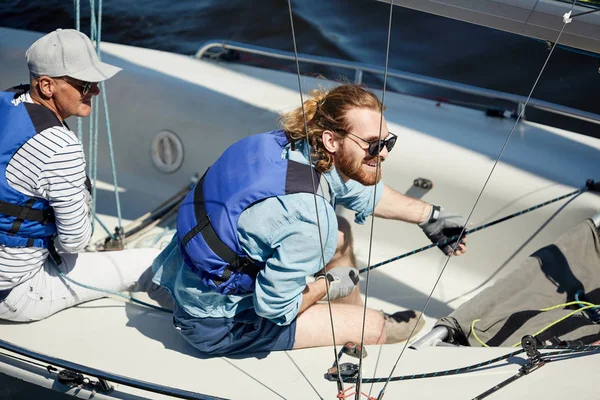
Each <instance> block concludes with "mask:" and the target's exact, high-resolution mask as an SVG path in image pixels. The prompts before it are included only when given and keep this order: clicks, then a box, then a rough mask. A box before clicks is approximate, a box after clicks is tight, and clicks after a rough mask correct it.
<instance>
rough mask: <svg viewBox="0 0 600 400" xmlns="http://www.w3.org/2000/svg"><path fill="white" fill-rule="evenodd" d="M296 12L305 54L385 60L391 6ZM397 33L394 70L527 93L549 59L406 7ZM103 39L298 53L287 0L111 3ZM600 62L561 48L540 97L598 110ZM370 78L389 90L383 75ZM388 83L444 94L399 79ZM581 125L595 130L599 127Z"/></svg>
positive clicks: (5, 12)
mask: <svg viewBox="0 0 600 400" xmlns="http://www.w3.org/2000/svg"><path fill="white" fill-rule="evenodd" d="M81 4H82V6H81V16H82V17H81V24H82V25H81V29H82V30H83V31H84V32H86V33H89V21H90V18H89V13H90V6H89V2H88V1H85V0H81ZM96 4H98V0H96ZM292 13H293V16H294V28H295V29H294V31H295V34H296V40H297V46H298V51H299V52H302V53H309V54H315V55H321V56H329V57H336V58H342V59H347V60H353V61H360V62H364V63H369V64H374V65H378V66H381V67H383V66H384V65H385V56H386V40H387V33H388V22H389V17H390V6H389V4H386V3H381V2H378V1H374V0H294V1H292ZM74 15H75V12H74V6H73V1H70V0H0V26H6V27H13V28H21V29H28V30H34V31H40V32H49V31H51V30H54V29H56V28H59V27H63V28H64V27H74V26H75V25H74ZM391 33H392V35H391V37H392V39H391V43H390V53H389V57H390V59H389V67H390V68H396V69H400V70H405V71H409V72H415V73H419V74H423V75H428V76H433V77H436V78H441V79H447V80H452V81H456V82H462V83H467V84H470V85H475V86H480V87H484V88H489V89H496V90H502V91H507V92H511V93H516V94H520V95H525V96H526V95H527V94H529V91H530V90H531V88H532V86H533V83H534V81H535V79H536V77H537V75H538V73H539V71H540V69H541V68H542V65H543V64H544V61H545V60H546V57H547V55H548V50H547V49H546V47H545V44H544V43H541V42H539V41H536V40H533V39H530V38H525V37H522V36H518V35H514V34H509V33H505V32H501V31H496V30H492V29H488V28H484V27H480V26H476V25H471V24H467V23H463V22H459V21H455V20H451V19H447V18H443V17H438V16H434V15H430V14H425V13H421V12H417V11H413V10H409V9H406V8H402V7H399V6H395V7H394V9H393V14H392V30H391ZM102 39H103V40H105V41H109V42H116V43H123V44H131V45H135V46H140V47H147V48H153V49H159V50H166V51H171V52H176V53H182V54H189V55H191V54H194V53H195V52H196V51H197V50H198V48H200V47H201V45H202V43H203V42H205V41H207V40H210V39H228V40H235V41H240V42H246V43H250V44H255V45H260V46H266V47H272V48H276V49H280V50H287V51H293V42H292V30H291V26H290V17H289V8H288V2H287V0H258V1H254V2H250V1H247V0H229V1H219V0H206V1H201V0H184V1H173V0H147V1H130V0H105V1H103V9H102ZM291 67H293V66H290V68H291ZM598 67H599V65H598V58H595V57H592V56H588V55H583V54H578V53H575V52H571V51H567V50H563V49H556V51H555V53H554V54H553V56H552V59H551V61H550V62H549V64H548V66H547V67H546V70H545V72H544V74H543V76H542V79H541V80H540V82H539V84H538V86H537V88H536V91H535V92H534V96H533V97H534V98H537V99H541V100H546V101H550V102H553V103H558V104H562V105H566V106H570V107H574V108H578V109H581V110H585V111H589V112H594V113H600V102H599V101H598V98H599V95H598V93H600V74H599V73H598ZM304 72H311V71H306V70H305V71H304ZM367 83H368V84H369V86H371V87H373V88H378V89H380V88H381V87H382V80H381V78H376V79H370V80H367ZM389 85H390V86H389V87H390V88H392V89H395V90H407V91H413V92H418V93H420V94H428V95H444V94H445V93H438V92H433V91H431V90H429V89H427V88H419V87H415V86H407V85H406V84H405V83H402V82H394V81H390V82H389ZM532 115H534V114H528V116H529V117H530V119H531V117H532ZM534 116H535V115H534ZM534 119H535V118H534ZM558 122H560V120H558ZM579 130H580V131H581V130H588V133H591V134H595V135H597V133H598V132H597V130H598V128H597V127H592V128H591V131H590V127H582V128H581V129H579Z"/></svg>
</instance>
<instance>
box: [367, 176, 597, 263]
mask: <svg viewBox="0 0 600 400" xmlns="http://www.w3.org/2000/svg"><path fill="white" fill-rule="evenodd" d="M591 182H592V183H591V185H586V187H584V188H582V189H579V190H575V191H574V192H571V193H567V194H565V195H563V196H560V197H557V198H555V199H552V200H549V201H546V202H544V203H540V204H538V205H535V206H533V207H530V208H528V209H526V210H522V211H519V212H516V213H514V214H511V215H509V216H506V217H503V218H500V219H497V220H495V221H492V222H490V223H488V224H483V225H481V226H478V227H476V228H473V229H468V230H466V231H464V232H462V233H461V234H460V235H454V236H452V237H449V238H447V239H446V240H443V241H439V242H436V243H432V244H430V245H428V246H424V247H421V248H419V249H416V250H413V251H410V252H408V253H405V254H402V255H399V256H396V257H393V258H390V259H389V260H386V261H382V262H380V263H379V264H374V265H371V266H370V267H365V268H363V269H361V270H359V273H361V274H362V273H363V272H366V271H368V270H371V269H375V268H379V267H381V266H382V265H385V264H389V263H391V262H394V261H398V260H400V259H402V258H405V257H408V256H412V255H413V254H417V253H420V252H422V251H425V250H428V249H431V248H432V247H436V246H442V245H445V244H448V243H452V242H454V241H455V240H456V239H458V238H459V237H461V236H465V235H469V234H471V233H475V232H477V231H480V230H482V229H485V228H489V227H490V226H493V225H496V224H499V223H500V222H504V221H506V220H509V219H511V218H514V217H518V216H519V215H523V214H526V213H528V212H531V211H533V210H537V209H538V208H541V207H544V206H547V205H548V204H552V203H555V202H557V201H560V200H563V199H566V198H567V197H571V196H575V195H578V194H581V193H584V192H586V191H588V190H590V188H591V187H592V185H594V183H593V181H591Z"/></svg>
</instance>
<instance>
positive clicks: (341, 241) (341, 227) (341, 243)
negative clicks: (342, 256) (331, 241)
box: [336, 215, 352, 253]
mask: <svg viewBox="0 0 600 400" xmlns="http://www.w3.org/2000/svg"><path fill="white" fill-rule="evenodd" d="M337 221H338V244H337V249H336V252H340V253H345V252H347V251H348V250H351V249H352V227H351V226H350V222H348V220H347V219H346V218H344V217H341V216H339V215H338V216H337Z"/></svg>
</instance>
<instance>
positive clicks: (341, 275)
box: [317, 267, 359, 300]
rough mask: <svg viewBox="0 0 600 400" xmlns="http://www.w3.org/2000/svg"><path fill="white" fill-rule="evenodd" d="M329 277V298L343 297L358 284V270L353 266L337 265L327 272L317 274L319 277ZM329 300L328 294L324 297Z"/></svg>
mask: <svg viewBox="0 0 600 400" xmlns="http://www.w3.org/2000/svg"><path fill="white" fill-rule="evenodd" d="M325 277H326V278H327V280H328V281H329V300H336V299H341V298H342V297H346V296H348V295H349V294H350V293H352V291H353V290H354V288H355V287H356V285H357V284H358V281H359V279H358V270H357V269H356V268H352V267H337V268H333V269H331V270H329V271H328V272H327V274H326V275H325V274H322V275H319V276H317V280H318V279H324V278H325ZM323 299H324V300H327V295H325V296H324V297H323Z"/></svg>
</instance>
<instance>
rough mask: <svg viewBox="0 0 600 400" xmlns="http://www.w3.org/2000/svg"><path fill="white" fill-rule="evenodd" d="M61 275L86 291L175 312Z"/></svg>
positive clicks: (60, 273)
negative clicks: (110, 295)
mask: <svg viewBox="0 0 600 400" xmlns="http://www.w3.org/2000/svg"><path fill="white" fill-rule="evenodd" d="M59 275H60V276H61V277H63V278H64V279H66V280H67V281H69V282H71V283H73V284H75V285H77V286H81V287H82V288H84V289H89V290H95V291H96V292H101V293H106V294H112V295H114V296H119V297H122V298H124V299H127V300H128V301H131V302H132V303H136V304H140V305H143V306H145V307H150V308H153V309H155V310H158V311H163V312H167V313H172V312H173V310H169V309H167V308H163V307H159V306H155V305H154V304H150V303H146V302H144V301H141V300H138V299H136V298H134V297H132V296H127V295H126V294H123V293H119V292H115V291H113V290H107V289H101V288H98V287H94V286H90V285H86V284H83V283H80V282H77V281H76V280H74V279H73V278H70V277H69V276H68V275H66V274H64V273H62V272H60V271H59Z"/></svg>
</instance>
